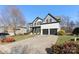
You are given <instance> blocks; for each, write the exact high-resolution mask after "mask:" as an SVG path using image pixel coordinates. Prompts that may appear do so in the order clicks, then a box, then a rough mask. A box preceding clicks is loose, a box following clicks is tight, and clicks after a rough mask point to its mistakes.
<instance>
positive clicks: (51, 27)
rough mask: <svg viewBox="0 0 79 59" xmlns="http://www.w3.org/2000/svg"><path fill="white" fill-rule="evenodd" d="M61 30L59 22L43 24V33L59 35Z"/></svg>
mask: <svg viewBox="0 0 79 59" xmlns="http://www.w3.org/2000/svg"><path fill="white" fill-rule="evenodd" d="M59 30H60V25H59V23H52V24H44V25H41V35H57V32H58V31H59Z"/></svg>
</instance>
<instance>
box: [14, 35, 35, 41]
mask: <svg viewBox="0 0 79 59" xmlns="http://www.w3.org/2000/svg"><path fill="white" fill-rule="evenodd" d="M34 36H35V35H16V36H13V38H14V39H15V40H16V41H20V40H24V39H28V38H31V37H34Z"/></svg>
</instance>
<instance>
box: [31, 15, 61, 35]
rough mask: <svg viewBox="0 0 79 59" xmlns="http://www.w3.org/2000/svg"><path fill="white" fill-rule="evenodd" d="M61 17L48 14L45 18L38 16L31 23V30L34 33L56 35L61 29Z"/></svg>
mask: <svg viewBox="0 0 79 59" xmlns="http://www.w3.org/2000/svg"><path fill="white" fill-rule="evenodd" d="M59 21H60V19H58V18H56V17H54V16H52V15H51V14H48V15H47V16H46V17H45V18H44V19H41V18H40V17H36V18H35V20H34V21H33V22H32V23H30V30H31V31H32V33H33V34H41V35H56V34H57V32H58V31H59V30H60V24H59Z"/></svg>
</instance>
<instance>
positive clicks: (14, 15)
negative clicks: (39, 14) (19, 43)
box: [2, 6, 25, 35]
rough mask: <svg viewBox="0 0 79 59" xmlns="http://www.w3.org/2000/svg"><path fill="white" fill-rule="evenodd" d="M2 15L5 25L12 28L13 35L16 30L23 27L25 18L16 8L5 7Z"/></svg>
mask: <svg viewBox="0 0 79 59" xmlns="http://www.w3.org/2000/svg"><path fill="white" fill-rule="evenodd" d="M2 15H3V19H4V21H5V22H6V23H5V24H6V25H7V26H10V27H12V28H13V32H14V34H15V35H16V29H17V28H18V27H22V26H24V25H25V18H24V16H23V14H22V13H21V11H20V10H19V9H18V8H17V7H16V6H7V7H6V8H5V10H4V12H3V13H2Z"/></svg>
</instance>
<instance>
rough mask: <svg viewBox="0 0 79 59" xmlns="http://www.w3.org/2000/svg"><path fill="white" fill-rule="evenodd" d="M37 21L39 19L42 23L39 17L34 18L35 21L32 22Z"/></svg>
mask: <svg viewBox="0 0 79 59" xmlns="http://www.w3.org/2000/svg"><path fill="white" fill-rule="evenodd" d="M38 19H40V20H42V21H43V19H42V18H40V17H36V18H35V20H34V21H33V22H35V21H37V20H38ZM33 22H32V23H33Z"/></svg>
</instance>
